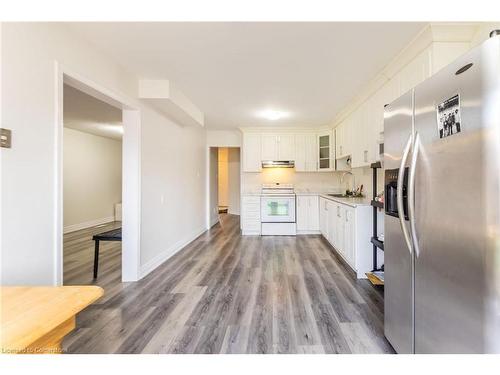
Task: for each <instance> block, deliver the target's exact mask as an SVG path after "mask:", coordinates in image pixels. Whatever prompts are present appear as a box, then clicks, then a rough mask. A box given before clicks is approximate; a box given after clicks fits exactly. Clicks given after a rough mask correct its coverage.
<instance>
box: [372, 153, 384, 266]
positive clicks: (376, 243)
mask: <svg viewBox="0 0 500 375" xmlns="http://www.w3.org/2000/svg"><path fill="white" fill-rule="evenodd" d="M371 168H372V171H373V198H372V201H371V205H372V206H373V232H372V238H371V240H370V242H371V243H372V245H373V271H380V268H379V267H378V265H377V249H381V250H384V242H382V241H380V240H379V239H378V237H377V228H378V226H377V210H378V209H380V208H384V203H382V202H378V201H376V200H375V198H376V196H377V169H379V168H382V165H381V164H380V162H377V163H373V164H371ZM373 271H372V272H373Z"/></svg>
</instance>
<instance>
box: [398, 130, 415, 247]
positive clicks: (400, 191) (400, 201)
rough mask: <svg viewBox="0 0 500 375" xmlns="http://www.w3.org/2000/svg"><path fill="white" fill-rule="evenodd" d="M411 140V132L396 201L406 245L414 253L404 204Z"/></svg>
mask: <svg viewBox="0 0 500 375" xmlns="http://www.w3.org/2000/svg"><path fill="white" fill-rule="evenodd" d="M411 141H412V136H411V134H410V136H409V137H408V142H406V146H405V148H404V150H403V156H402V157H401V165H400V166H399V172H398V182H397V190H396V203H397V207H398V217H399V223H400V224H401V230H402V231H403V236H404V238H405V242H406V246H407V247H408V251H409V252H410V254H411V253H412V249H413V247H412V243H411V238H410V234H409V233H408V229H407V228H406V225H405V213H404V206H403V184H404V177H405V165H406V160H407V159H408V154H409V153H410V148H411Z"/></svg>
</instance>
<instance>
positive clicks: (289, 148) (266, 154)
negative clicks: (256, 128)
mask: <svg viewBox="0 0 500 375" xmlns="http://www.w3.org/2000/svg"><path fill="white" fill-rule="evenodd" d="M261 157H262V160H295V136H294V135H293V134H280V135H276V134H262V155H261Z"/></svg>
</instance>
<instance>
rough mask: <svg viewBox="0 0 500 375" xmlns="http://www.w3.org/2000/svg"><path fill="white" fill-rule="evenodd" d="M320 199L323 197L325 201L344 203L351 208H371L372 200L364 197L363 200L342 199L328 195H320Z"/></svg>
mask: <svg viewBox="0 0 500 375" xmlns="http://www.w3.org/2000/svg"><path fill="white" fill-rule="evenodd" d="M319 196H320V197H323V198H325V199H329V200H331V201H334V202H338V203H342V204H345V205H347V206H351V207H358V206H370V205H371V200H370V199H369V198H367V197H362V198H341V197H332V196H330V195H328V194H320V195H319Z"/></svg>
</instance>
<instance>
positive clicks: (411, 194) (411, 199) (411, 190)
mask: <svg viewBox="0 0 500 375" xmlns="http://www.w3.org/2000/svg"><path fill="white" fill-rule="evenodd" d="M419 144H420V136H419V134H418V132H415V141H414V142H413V154H412V156H411V162H410V171H409V176H408V218H409V219H410V233H411V239H412V242H413V246H414V248H415V255H416V256H417V257H418V255H419V253H420V248H419V247H418V239H417V229H416V225H415V169H416V167H417V158H418V151H419Z"/></svg>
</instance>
